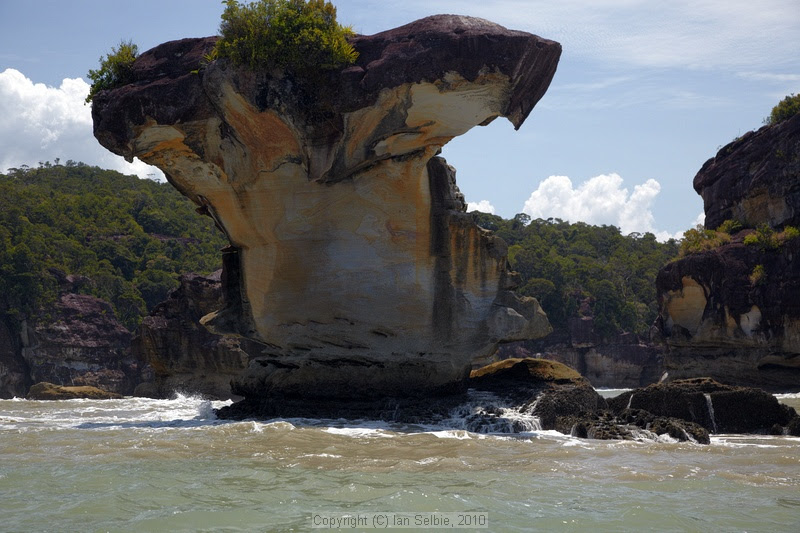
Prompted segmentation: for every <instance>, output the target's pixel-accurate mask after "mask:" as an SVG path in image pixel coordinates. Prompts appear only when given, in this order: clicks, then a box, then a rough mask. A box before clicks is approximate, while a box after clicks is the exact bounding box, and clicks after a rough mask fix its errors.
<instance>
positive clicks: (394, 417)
mask: <svg viewBox="0 0 800 533" xmlns="http://www.w3.org/2000/svg"><path fill="white" fill-rule="evenodd" d="M466 386H467V387H468V389H467V390H465V391H463V392H462V393H459V394H452V395H447V396H442V397H437V398H414V397H405V398H382V399H380V400H375V401H368V400H362V401H353V400H341V399H331V400H327V401H309V400H308V399H306V398H291V397H263V398H258V399H253V398H247V399H245V400H242V401H240V402H236V403H234V404H232V405H230V406H226V407H223V408H221V409H219V410H218V411H217V416H218V417H219V418H222V419H229V420H244V419H272V418H331V419H351V420H355V419H370V420H381V421H386V422H393V423H401V424H412V425H442V424H443V423H445V424H446V422H447V421H448V420H450V421H452V420H458V421H459V423H462V424H463V427H460V428H459V429H465V430H468V431H472V432H476V433H508V434H514V433H524V432H526V431H532V430H556V431H559V432H561V433H564V434H567V435H573V436H575V437H580V438H590V439H601V440H608V439H620V440H643V439H644V440H658V439H659V438H662V439H663V438H668V439H671V440H675V441H680V442H683V441H690V442H696V443H699V444H709V442H710V439H709V435H710V434H712V433H756V434H773V435H783V434H786V435H793V436H800V417H798V415H797V413H796V412H795V410H794V409H793V408H791V407H788V406H786V405H783V404H780V403H779V402H778V401H777V399H776V398H775V397H774V396H773V395H771V394H769V393H767V392H764V391H762V390H759V389H754V388H748V387H733V386H728V385H723V384H720V383H717V382H715V381H713V380H711V379H708V378H697V379H688V380H678V381H674V382H670V383H659V384H653V385H649V386H647V387H643V388H639V389H635V390H633V391H630V392H626V393H624V394H622V395H620V396H618V397H616V398H611V399H608V400H606V399H604V398H603V397H602V396H600V394H598V393H597V391H596V390H595V389H594V388H593V387H592V386H591V384H590V383H589V381H588V380H586V379H585V378H584V377H582V376H581V375H580V374H578V373H577V372H576V371H575V370H573V369H571V368H569V367H567V366H565V365H562V364H560V363H557V362H553V361H548V360H544V359H530V358H529V359H507V360H504V361H500V362H498V363H494V364H492V365H489V366H487V367H484V368H481V369H479V370H476V371H473V372H472V374H471V376H470V379H469V381H468V383H467V385H466ZM485 393H488V394H485ZM454 413H458V416H454ZM520 415H527V416H520ZM532 420H538V427H532V425H531V424H536V422H532Z"/></svg>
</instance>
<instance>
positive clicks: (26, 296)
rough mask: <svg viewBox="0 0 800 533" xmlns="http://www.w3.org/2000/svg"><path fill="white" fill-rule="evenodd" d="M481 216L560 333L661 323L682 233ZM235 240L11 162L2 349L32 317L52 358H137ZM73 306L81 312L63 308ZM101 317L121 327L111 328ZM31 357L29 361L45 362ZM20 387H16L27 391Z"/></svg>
mask: <svg viewBox="0 0 800 533" xmlns="http://www.w3.org/2000/svg"><path fill="white" fill-rule="evenodd" d="M472 216H473V217H474V218H475V219H476V220H477V222H478V223H479V224H480V225H481V226H482V227H484V228H486V229H490V230H493V231H495V233H496V234H497V235H499V236H500V237H502V238H503V239H505V240H506V241H507V242H508V243H509V244H510V252H511V253H510V261H511V265H512V268H514V269H516V270H517V271H518V272H519V274H520V278H521V279H520V282H521V285H520V286H521V291H522V292H523V293H525V294H527V295H531V296H535V297H537V298H540V300H541V301H542V304H543V306H544V307H545V310H546V311H547V312H548V314H549V316H550V317H551V321H552V323H553V325H554V327H555V329H556V332H559V331H561V332H564V331H565V330H566V328H567V327H568V319H569V318H570V317H579V316H581V315H587V314H588V315H594V316H595V317H596V329H597V330H598V331H599V332H602V333H603V334H605V335H609V336H612V335H613V334H614V333H616V332H617V331H618V330H627V331H632V332H636V333H643V332H645V331H646V330H647V328H648V327H649V325H650V324H652V321H653V319H654V318H655V314H654V313H655V312H656V310H657V309H656V302H655V300H656V295H655V283H654V281H655V275H656V272H657V270H658V268H660V267H661V266H663V264H664V263H666V262H667V261H669V260H670V258H672V257H674V256H675V255H676V254H677V243H675V242H674V241H670V242H668V243H659V242H657V241H656V240H655V238H654V237H653V236H652V235H650V234H645V235H638V234H632V235H627V236H624V235H622V234H620V232H619V230H618V229H617V228H615V227H613V226H602V227H598V226H590V225H588V224H583V223H578V224H569V223H567V222H563V221H560V220H549V221H546V220H533V221H531V220H528V219H527V218H526V217H525V216H524V215H518V216H517V217H516V218H514V219H511V220H506V219H503V218H501V217H498V216H494V215H487V214H483V213H478V212H474V213H473V214H472ZM226 244H227V242H226V241H225V239H224V237H223V235H222V233H221V232H220V231H218V230H217V229H215V228H214V227H213V223H212V221H211V220H210V219H209V218H208V217H200V216H198V215H197V213H195V212H194V206H193V205H192V204H191V203H190V202H189V201H188V200H187V199H186V198H184V197H183V196H181V195H180V194H179V193H178V192H177V191H175V190H174V188H172V187H171V186H170V185H169V184H166V183H158V182H155V181H153V180H147V179H139V178H137V177H135V176H125V175H122V174H120V173H118V172H115V171H111V170H103V169H100V168H97V167H94V166H89V165H85V164H83V163H76V162H73V161H68V162H67V163H65V164H59V163H58V162H56V163H55V164H53V163H49V162H48V163H41V164H40V165H39V166H38V167H35V168H32V167H22V168H18V169H10V170H9V171H8V173H7V174H5V175H0V319H2V322H3V328H0V329H2V330H3V334H2V335H0V337H2V339H0V340H2V341H3V342H2V344H3V345H4V347H3V348H4V349H5V350H6V351H10V352H16V351H20V349H22V345H21V344H22V343H21V342H20V341H19V340H18V338H19V337H20V335H21V334H22V330H23V328H21V324H22V323H23V322H27V324H28V326H29V327H31V328H33V329H36V330H37V331H38V332H39V334H40V336H41V337H48V336H49V337H52V338H49V340H48V343H49V344H48V346H49V348H48V350H49V351H52V352H53V353H52V354H51V357H50V359H53V358H57V357H59V356H58V355H57V351H58V350H57V349H56V348H55V345H56V344H59V343H62V344H65V346H64V348H68V346H66V344H69V343H71V342H73V341H75V339H78V338H81V337H98V338H91V339H83V340H82V341H81V342H84V343H89V344H91V343H95V345H96V346H95V347H96V348H97V350H95V351H98V350H99V351H102V350H100V348H99V347H100V346H105V348H103V350H105V351H106V352H108V353H111V356H110V357H112V358H114V357H116V358H120V359H126V358H130V356H131V355H130V350H129V349H128V346H129V345H130V343H131V340H132V338H133V335H132V334H133V333H137V337H136V338H140V337H141V332H138V331H137V328H138V326H139V323H140V322H141V321H142V319H143V317H145V316H146V315H148V314H149V313H151V312H152V311H154V308H155V307H156V306H157V304H159V302H162V301H164V300H166V299H167V296H168V294H169V293H170V291H172V290H173V289H175V288H177V287H178V285H179V281H178V278H179V276H180V275H181V274H183V273H186V272H198V273H201V274H208V273H210V272H212V271H215V270H217V269H218V268H219V257H220V254H219V250H220V248H222V247H223V246H225V245H226ZM89 297H96V298H97V299H98V300H96V301H95V300H94V299H88V298H89ZM103 302H105V303H103ZM67 311H69V312H70V313H72V314H74V315H75V316H70V317H65V316H62V315H64V313H65V312H67ZM73 311H74V312H73ZM76 313H77V314H76ZM103 314H109V315H111V318H116V319H118V320H119V322H120V323H121V325H122V326H124V328H122V329H120V328H119V327H110V326H108V327H107V326H106V325H104V324H103V322H102V316H101V315H103ZM81 317H82V318H81ZM184 318H186V320H189V319H196V318H197V317H184ZM81 322H85V323H87V324H93V325H92V326H87V327H85V328H83V329H82V330H81V331H74V332H72V334H70V332H62V333H59V334H58V335H55V333H54V332H56V331H57V330H59V324H61V325H66V326H67V327H68V329H69V328H70V327H76V326H75V324H78V323H81ZM113 322H114V323H116V320H114V321H113ZM70 325H72V326H70ZM198 327H199V326H198ZM125 329H127V330H128V331H127V332H125ZM50 333H53V335H55V336H53V335H50ZM6 337H8V338H6ZM101 337H102V338H101ZM145 337H146V336H145ZM141 338H144V337H141ZM134 342H136V341H134ZM140 342H141V341H140ZM204 342H205V341H204ZM98 343H99V344H98ZM199 344H202V343H199ZM215 346H216V345H215ZM15 347H16V348H15ZM51 348H52V349H51ZM214 349H215V350H217V351H219V350H218V348H214ZM40 351H41V350H40ZM84 351H85V350H84ZM134 351H135V350H134ZM226 353H227V352H226ZM115 354H118V355H115ZM17 355H19V354H17ZM28 359H29V363H27V364H28V365H33V366H35V365H36V364H38V363H37V362H36V361H34V359H32V358H28ZM11 360H12V359H8V360H5V361H0V363H2V364H5V366H7V367H9V369H11V370H14V371H18V373H20V374H32V375H34V376H36V375H37V373H36V369H23V368H19V369H14V368H12V367H15V364H12V363H11V362H10V361H11ZM13 360H14V361H18V362H19V361H22V358H20V357H16V358H15V359H13ZM96 363H97V365H100V366H102V365H110V366H114V365H117V364H118V362H113V363H112V362H108V361H106V362H103V361H100V362H96ZM130 363H131V364H133V362H130ZM142 363H144V364H147V362H146V361H143V362H142ZM41 364H44V363H41ZM47 364H49V365H51V364H53V361H51V360H49V361H48V363H47ZM93 364H94V363H93ZM126 364H128V363H126ZM20 365H22V366H24V365H23V364H22V363H20V364H19V365H16V366H20ZM184 370H185V369H184ZM126 373H127V374H130V372H128V371H127V370H126ZM34 379H35V378H34ZM101 383H103V382H102V380H101ZM132 386H135V383H129V384H126V385H125V386H124V387H123V386H122V385H120V388H119V389H118V390H121V391H124V390H126V389H125V387H129V388H130V390H132V388H131V387H132ZM15 390H16V391H17V392H15V393H16V394H19V390H21V389H20V388H19V387H18V388H17V389H15ZM0 392H3V391H0ZM6 392H7V391H6ZM23 393H24V392H23ZM4 395H6V396H7V395H8V394H4ZM12 395H13V394H12Z"/></svg>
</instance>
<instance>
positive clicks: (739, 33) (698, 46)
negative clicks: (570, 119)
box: [407, 0, 800, 69]
mask: <svg viewBox="0 0 800 533" xmlns="http://www.w3.org/2000/svg"><path fill="white" fill-rule="evenodd" d="M407 2H408V3H410V4H413V5H416V6H418V7H419V8H420V9H421V8H423V7H424V6H429V5H430V3H429V2H427V1H423V0H407ZM437 9H438V11H439V12H442V13H447V12H449V13H463V14H467V15H474V16H479V17H483V18H487V19H489V20H494V21H496V22H498V23H500V24H503V25H505V26H508V27H512V28H515V29H523V30H527V31H530V32H533V33H536V34H539V35H541V36H543V37H546V38H549V39H554V40H556V41H559V42H560V43H561V44H562V45H563V46H564V50H565V53H569V54H574V55H578V56H584V57H592V58H600V59H602V60H605V61H613V62H616V63H623V64H628V65H633V66H646V67H656V68H681V69H682V68H687V67H688V68H702V69H707V68H712V69H713V68H720V67H721V68H730V67H736V68H752V69H763V68H770V67H769V66H766V65H765V64H768V65H772V66H780V65H785V64H787V63H792V62H795V61H796V56H797V42H798V41H800V9H798V7H797V0H761V1H759V2H749V1H744V0H696V1H693V2H685V1H679V2H659V3H657V4H656V3H653V2H651V1H649V0H561V1H558V2H552V1H550V0H547V1H544V0H484V1H482V2H474V3H472V2H470V3H467V2H463V1H461V0H439V2H438V3H437Z"/></svg>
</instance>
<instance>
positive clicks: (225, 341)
mask: <svg viewBox="0 0 800 533" xmlns="http://www.w3.org/2000/svg"><path fill="white" fill-rule="evenodd" d="M221 305H222V289H221V284H220V273H219V272H216V273H214V274H212V275H211V276H200V275H197V274H184V275H182V276H181V278H180V285H179V286H178V288H177V289H175V290H174V291H172V292H171V293H170V295H169V298H167V300H165V301H164V302H162V303H160V304H158V305H157V306H156V307H155V309H153V311H152V313H150V315H149V316H147V317H145V318H144V320H143V321H142V324H141V325H140V326H139V329H138V330H137V332H136V336H135V337H134V338H133V341H132V344H131V352H132V355H133V357H134V358H135V359H136V360H137V361H138V362H139V363H140V364H142V365H143V369H144V371H143V372H142V383H140V384H139V385H138V386H137V387H136V390H135V394H136V395H137V396H152V397H156V398H168V397H171V396H172V395H173V394H174V393H175V391H178V392H186V393H191V394H202V395H204V396H207V397H210V398H217V399H228V398H231V397H232V395H231V387H230V382H231V380H232V379H233V378H235V377H237V376H238V375H239V374H240V373H241V372H242V371H243V370H244V369H245V368H247V364H248V362H249V355H248V354H249V353H252V354H254V355H255V354H258V353H260V349H259V348H258V346H257V345H256V344H255V343H253V342H250V341H246V340H244V339H237V338H234V337H232V336H220V335H215V334H213V333H211V332H210V331H208V330H207V329H206V328H204V327H203V326H202V325H201V324H200V319H201V318H202V317H203V316H205V315H206V314H208V313H210V312H213V311H214V310H216V309H219V307H220V306H221Z"/></svg>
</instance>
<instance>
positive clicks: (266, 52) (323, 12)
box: [216, 0, 358, 77]
mask: <svg viewBox="0 0 800 533" xmlns="http://www.w3.org/2000/svg"><path fill="white" fill-rule="evenodd" d="M223 3H224V4H225V11H224V12H223V13H222V22H221V24H220V28H219V31H220V39H219V41H217V45H216V54H217V56H218V57H227V58H229V59H230V60H231V61H232V62H233V63H234V64H236V65H246V66H248V67H249V68H250V69H252V70H270V69H273V68H280V69H285V70H289V71H291V72H292V73H294V74H298V75H301V76H304V77H313V76H315V75H316V74H317V73H318V72H319V71H320V70H332V69H336V68H339V67H341V66H344V65H350V64H352V63H354V62H355V60H356V58H357V57H358V53H357V52H356V51H355V49H354V48H353V46H352V45H351V44H350V43H349V42H348V40H347V39H348V37H351V36H352V35H353V30H352V29H351V28H350V27H347V26H342V25H340V24H339V23H338V22H337V21H336V8H335V7H334V6H333V4H331V3H330V2H326V1H324V0H257V1H255V2H251V3H249V4H243V3H240V2H238V1H237V0H226V1H225V2H223Z"/></svg>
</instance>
